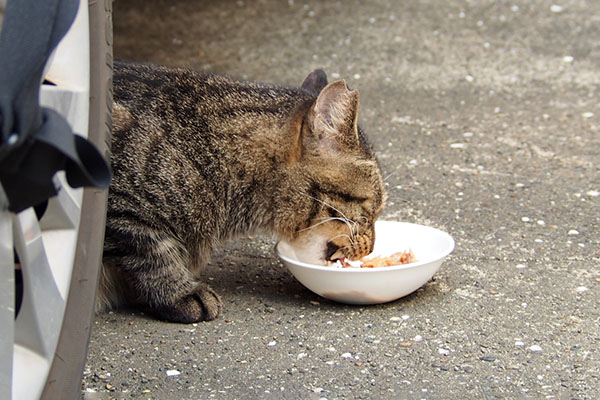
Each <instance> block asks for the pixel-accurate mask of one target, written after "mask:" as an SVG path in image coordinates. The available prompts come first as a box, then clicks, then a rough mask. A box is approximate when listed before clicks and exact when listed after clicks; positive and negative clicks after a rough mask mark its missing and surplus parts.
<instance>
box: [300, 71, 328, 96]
mask: <svg viewBox="0 0 600 400" xmlns="http://www.w3.org/2000/svg"><path fill="white" fill-rule="evenodd" d="M325 86H327V74H326V73H325V71H323V70H322V69H316V70H314V71H313V72H311V73H310V74H308V76H307V77H306V78H304V82H302V89H303V90H305V91H307V92H308V93H311V94H314V95H315V96H316V95H318V94H319V93H321V90H323V88H324V87H325Z"/></svg>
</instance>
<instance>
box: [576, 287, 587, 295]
mask: <svg viewBox="0 0 600 400" xmlns="http://www.w3.org/2000/svg"><path fill="white" fill-rule="evenodd" d="M588 290H590V289H588V288H586V287H585V286H579V287H578V288H577V289H575V291H576V292H577V293H583V292H587V291H588Z"/></svg>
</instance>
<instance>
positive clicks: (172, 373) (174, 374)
mask: <svg viewBox="0 0 600 400" xmlns="http://www.w3.org/2000/svg"><path fill="white" fill-rule="evenodd" d="M177 375H181V372H179V371H177V370H176V369H169V370H167V376H177Z"/></svg>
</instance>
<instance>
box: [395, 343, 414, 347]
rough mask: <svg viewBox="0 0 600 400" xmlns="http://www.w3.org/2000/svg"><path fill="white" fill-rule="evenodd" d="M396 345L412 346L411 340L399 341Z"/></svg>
mask: <svg viewBox="0 0 600 400" xmlns="http://www.w3.org/2000/svg"><path fill="white" fill-rule="evenodd" d="M398 346H400V347H410V346H412V342H400V343H398Z"/></svg>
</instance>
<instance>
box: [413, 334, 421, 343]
mask: <svg viewBox="0 0 600 400" xmlns="http://www.w3.org/2000/svg"><path fill="white" fill-rule="evenodd" d="M413 340H414V341H415V342H420V341H422V340H423V336H421V335H416V336H415V337H414V338H413Z"/></svg>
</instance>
